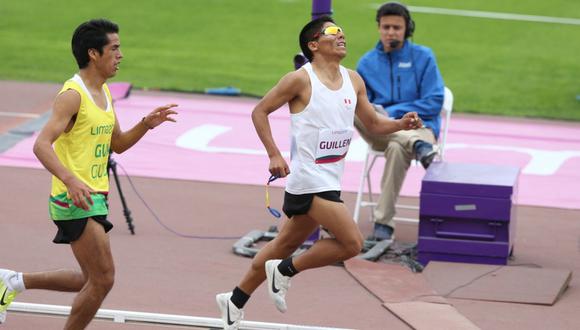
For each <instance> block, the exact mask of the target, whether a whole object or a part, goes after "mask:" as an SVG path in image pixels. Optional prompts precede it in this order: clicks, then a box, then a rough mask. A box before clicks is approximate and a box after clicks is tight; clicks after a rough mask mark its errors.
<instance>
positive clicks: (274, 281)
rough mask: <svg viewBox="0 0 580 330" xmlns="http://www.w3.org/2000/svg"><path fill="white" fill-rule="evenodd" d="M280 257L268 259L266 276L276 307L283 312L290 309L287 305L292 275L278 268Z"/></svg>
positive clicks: (269, 291)
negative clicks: (285, 274) (283, 272)
mask: <svg viewBox="0 0 580 330" xmlns="http://www.w3.org/2000/svg"><path fill="white" fill-rule="evenodd" d="M280 262H282V260H280V259H272V260H268V261H266V278H267V280H268V293H269V294H270V298H271V299H272V300H273V301H274V304H275V305H276V308H278V310H279V311H280V312H282V313H285V312H286V310H287V309H288V308H287V307H286V298H285V297H286V292H288V289H289V288H290V276H284V275H282V273H280V271H279V270H278V265H279V264H280Z"/></svg>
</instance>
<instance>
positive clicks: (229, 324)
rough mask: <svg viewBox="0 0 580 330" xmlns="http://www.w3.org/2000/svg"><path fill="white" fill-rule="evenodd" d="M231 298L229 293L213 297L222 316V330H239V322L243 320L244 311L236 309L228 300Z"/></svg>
mask: <svg viewBox="0 0 580 330" xmlns="http://www.w3.org/2000/svg"><path fill="white" fill-rule="evenodd" d="M231 297H232V293H231V292H226V293H220V294H218V295H216V296H215V300H216V302H217V304H218V307H219V309H220V312H221V314H222V321H224V330H237V329H239V328H240V322H241V321H242V319H243V318H244V310H242V309H239V308H237V307H236V305H234V303H232V301H231V300H230V298H231Z"/></svg>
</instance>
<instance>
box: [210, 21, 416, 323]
mask: <svg viewBox="0 0 580 330" xmlns="http://www.w3.org/2000/svg"><path fill="white" fill-rule="evenodd" d="M299 40H300V48H301V49H302V52H303V54H304V55H305V56H306V58H308V60H309V61H310V63H308V64H306V65H305V66H304V67H302V68H301V69H299V70H297V71H294V72H291V73H288V74H287V75H285V76H284V77H283V78H282V79H281V80H280V81H279V82H278V84H277V85H276V86H274V88H272V89H271V90H270V91H269V92H268V93H267V94H266V96H264V98H263V99H262V100H261V101H260V102H259V103H258V105H257V106H256V108H255V109H254V111H253V113H252V120H253V122H254V125H255V127H256V131H257V133H258V136H259V137H260V139H261V141H262V143H263V144H264V147H265V148H266V151H267V153H268V156H269V158H270V166H269V171H270V173H271V174H272V175H275V176H279V177H286V176H287V175H288V181H287V184H286V192H285V196H284V206H283V209H284V213H286V215H287V216H288V218H289V219H290V220H289V221H287V222H286V223H285V225H284V227H283V228H282V229H281V231H280V233H278V235H277V236H276V238H275V239H273V240H272V241H270V242H269V243H268V244H267V245H266V246H264V247H263V248H262V249H261V250H260V252H259V253H258V254H257V255H256V256H255V257H254V259H253V261H252V266H251V267H250V269H249V270H248V272H247V273H246V274H245V276H244V277H243V279H242V281H241V282H240V283H239V284H238V286H237V287H236V288H235V289H234V290H233V291H232V292H227V293H221V294H218V295H217V296H216V300H217V303H218V306H219V308H220V311H221V316H222V319H223V321H224V328H225V329H238V328H239V325H240V321H241V320H242V318H243V310H242V308H243V307H244V305H245V303H246V302H247V301H248V299H249V298H250V295H251V294H252V293H253V292H254V290H256V288H258V286H259V285H260V284H261V283H262V282H264V280H266V279H267V280H268V283H267V285H268V292H269V294H270V297H271V298H272V300H273V301H274V303H275V305H276V307H277V308H278V310H279V311H281V312H285V311H286V301H285V294H286V292H287V290H288V287H289V286H290V278H291V277H292V276H294V275H296V274H297V273H298V272H301V271H304V270H306V269H311V268H316V267H322V266H327V265H331V264H334V263H336V262H339V261H344V260H347V259H349V258H352V257H354V256H356V255H357V254H358V253H359V252H360V251H361V248H362V244H363V238H362V235H361V233H360V231H359V229H358V227H357V225H356V223H355V222H354V221H353V219H352V217H351V215H350V212H349V211H348V209H347V208H346V207H345V206H344V204H343V203H342V201H341V200H340V179H341V177H342V172H343V168H344V157H345V156H346V152H347V151H348V147H349V144H350V141H351V139H352V134H353V130H354V129H353V122H354V114H355V113H356V114H357V116H358V117H359V118H360V120H361V121H362V122H363V123H364V125H365V126H366V127H367V129H368V130H369V131H371V132H373V133H374V134H390V133H393V132H395V131H398V130H401V129H416V128H419V127H421V121H420V120H419V118H418V116H417V114H416V113H408V114H406V115H405V116H404V117H402V118H401V119H399V120H389V119H388V118H386V117H382V116H379V115H377V113H376V112H375V111H374V109H373V106H372V105H371V104H370V103H369V101H368V99H367V93H366V90H365V85H364V82H363V80H362V78H361V77H360V76H359V75H358V73H356V72H355V71H352V70H348V69H346V68H344V67H342V66H341V65H340V62H341V60H342V59H343V58H344V57H345V56H346V41H345V37H344V33H343V31H342V29H341V28H339V27H338V26H336V25H335V24H334V21H333V20H332V19H331V18H330V17H321V18H318V19H316V20H313V21H312V22H310V23H308V24H306V26H305V27H304V28H303V29H302V31H301V32H300V37H299ZM286 103H288V105H289V107H290V113H291V121H292V129H291V131H292V149H291V166H290V168H289V167H288V164H287V163H286V161H285V160H284V158H283V157H282V154H281V153H280V150H279V149H278V147H277V146H276V144H275V143H274V139H273V138H272V132H271V129H270V124H269V121H268V115H269V114H270V113H272V112H274V111H276V110H277V109H279V108H280V107H282V106H283V105H284V104H286ZM319 226H323V227H325V228H327V229H328V230H329V231H330V232H331V233H332V234H333V236H334V237H333V238H328V239H321V240H318V241H316V243H314V245H313V246H312V247H311V248H310V249H308V250H307V251H306V252H304V253H303V254H301V255H299V256H297V257H295V258H290V257H289V256H290V255H291V254H292V253H293V252H294V251H295V250H296V249H297V248H298V247H300V245H302V243H303V242H304V241H305V240H306V239H307V238H308V237H309V236H310V234H312V232H313V231H314V230H315V229H317V228H318V227H319Z"/></svg>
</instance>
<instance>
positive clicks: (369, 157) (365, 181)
mask: <svg viewBox="0 0 580 330" xmlns="http://www.w3.org/2000/svg"><path fill="white" fill-rule="evenodd" d="M452 110H453V93H452V92H451V90H450V89H449V88H447V87H445V93H444V97H443V107H442V108H441V117H443V116H445V120H444V121H443V123H442V124H441V128H442V130H441V139H439V141H438V143H437V144H436V145H435V146H434V147H435V148H436V151H437V158H438V159H439V160H440V161H442V160H443V154H444V152H445V143H446V142H447V132H448V131H449V122H450V121H451V112H452ZM384 156H385V151H384V150H374V149H373V148H372V147H371V145H369V146H368V148H367V153H366V157H365V163H364V166H363V171H362V174H361V179H360V184H359V187H358V191H357V194H356V205H355V207H354V216H353V217H354V220H355V221H356V222H357V223H358V219H359V216H360V210H361V207H371V208H372V210H374V208H375V207H376V206H377V203H376V202H374V201H373V190H372V186H371V178H370V173H371V170H372V169H373V166H374V165H375V162H376V160H377V158H379V157H384ZM385 161H388V160H387V159H386V160H385ZM365 186H366V188H367V190H366V191H364V188H365ZM364 195H366V199H363V197H364ZM396 207H397V208H401V209H408V210H418V209H419V207H418V206H413V205H400V204H397V205H396ZM372 219H373V212H372V211H371V213H370V220H371V221H372ZM394 219H395V220H399V221H407V222H417V221H418V220H415V219H407V218H397V217H395V218H394Z"/></svg>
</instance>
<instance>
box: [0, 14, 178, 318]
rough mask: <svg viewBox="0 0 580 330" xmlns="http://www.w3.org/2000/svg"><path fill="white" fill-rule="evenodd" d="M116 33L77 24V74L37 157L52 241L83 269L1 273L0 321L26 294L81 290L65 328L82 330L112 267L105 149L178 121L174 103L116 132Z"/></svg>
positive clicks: (125, 145)
mask: <svg viewBox="0 0 580 330" xmlns="http://www.w3.org/2000/svg"><path fill="white" fill-rule="evenodd" d="M118 32H119V28H118V26H117V25H116V24H115V23H112V22H110V21H108V20H105V19H99V20H91V21H88V22H85V23H83V24H81V25H79V26H78V27H77V29H76V30H75V32H74V34H73V38H72V49H73V54H74V56H75V59H76V61H77V64H78V66H79V73H78V74H76V75H75V76H74V77H73V78H72V79H70V80H68V81H67V82H66V83H65V84H64V86H63V88H62V89H61V91H60V93H59V94H58V95H57V97H56V99H55V101H54V106H53V108H52V114H51V116H50V119H49V120H48V122H47V123H46V125H45V126H44V127H43V129H42V131H41V132H40V134H39V135H38V137H37V139H36V142H35V144H34V153H35V154H36V157H38V159H39V160H40V162H41V163H42V164H43V165H44V167H46V169H48V170H49V171H50V172H51V173H52V174H53V179H52V191H51V196H50V199H49V212H50V216H51V218H52V220H53V221H54V223H55V225H56V226H57V227H58V232H57V234H56V237H55V238H54V240H53V242H54V243H61V244H70V246H71V249H72V252H73V254H74V256H75V258H76V260H77V261H78V263H79V266H80V269H81V271H78V270H68V269H63V270H57V271H47V272H38V273H24V274H23V273H17V272H14V271H11V270H7V269H0V323H3V322H4V321H5V318H6V309H7V308H8V305H10V303H11V302H12V301H13V300H14V298H15V296H16V295H17V294H18V293H20V292H22V291H23V290H24V289H45V290H55V291H68V292H79V291H80V292H79V293H78V294H77V296H76V297H75V299H74V302H73V304H72V309H71V312H70V316H69V317H68V319H67V321H66V324H65V326H64V329H84V328H85V327H86V326H87V325H88V324H89V323H90V322H91V320H92V319H93V316H94V315H95V313H96V312H97V310H98V309H99V307H100V306H101V303H102V302H103V300H104V299H105V297H106V296H107V294H108V293H109V291H110V290H111V288H112V287H113V282H114V275H115V267H114V264H113V257H112V255H111V249H110V245H109V237H108V236H107V234H106V233H107V232H108V231H109V230H111V228H112V227H113V225H112V224H111V223H110V222H109V221H108V220H107V214H108V205H107V200H106V196H107V193H108V190H109V181H108V172H107V160H108V156H109V151H110V150H112V151H113V152H116V153H122V152H124V151H125V150H127V149H129V148H131V147H132V146H133V145H134V144H135V143H137V141H139V140H140V139H141V138H142V137H143V136H144V135H145V133H147V132H148V131H149V130H150V129H152V128H154V127H156V126H158V125H160V124H162V123H163V122H165V121H175V120H174V119H173V118H171V117H170V115H173V114H176V112H175V111H174V110H172V108H173V107H175V106H176V105H175V104H170V105H166V106H162V107H159V108H157V109H155V110H153V111H152V112H151V113H149V114H148V115H147V116H145V117H143V119H142V120H141V121H140V122H139V123H137V124H136V125H135V126H134V127H133V128H131V129H130V130H128V131H125V132H123V131H121V128H120V126H119V122H118V121H117V120H116V116H115V111H114V109H113V104H112V103H113V100H112V98H111V94H110V92H109V89H108V87H107V85H106V81H107V79H109V78H111V77H113V76H114V75H115V74H116V73H117V70H118V69H119V63H120V62H121V59H122V58H123V55H122V53H121V49H120V47H121V44H120V41H119V34H118Z"/></svg>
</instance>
